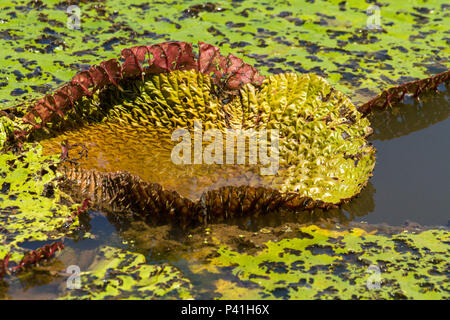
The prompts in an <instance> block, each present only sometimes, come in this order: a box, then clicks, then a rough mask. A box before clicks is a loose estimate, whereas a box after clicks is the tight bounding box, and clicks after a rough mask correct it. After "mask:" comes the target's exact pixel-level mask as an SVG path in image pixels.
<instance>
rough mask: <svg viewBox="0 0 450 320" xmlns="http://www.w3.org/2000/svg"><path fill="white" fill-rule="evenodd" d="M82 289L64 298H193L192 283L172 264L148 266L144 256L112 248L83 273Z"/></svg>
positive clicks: (101, 253) (102, 250)
mask: <svg viewBox="0 0 450 320" xmlns="http://www.w3.org/2000/svg"><path fill="white" fill-rule="evenodd" d="M80 276H81V285H82V286H81V289H76V290H70V291H69V292H68V294H67V295H66V296H64V297H62V298H63V299H168V298H172V299H191V298H192V296H191V293H190V291H191V284H190V282H189V281H188V280H186V279H185V278H183V275H182V273H181V272H180V271H179V270H177V269H176V268H175V267H172V266H170V265H167V264H164V265H149V264H145V257H144V256H143V255H141V254H137V253H132V252H128V251H124V250H120V249H116V248H112V247H103V248H101V249H100V252H99V255H98V256H97V260H96V261H95V262H94V263H93V264H92V265H91V267H89V270H88V271H86V272H82V273H81V275H80Z"/></svg>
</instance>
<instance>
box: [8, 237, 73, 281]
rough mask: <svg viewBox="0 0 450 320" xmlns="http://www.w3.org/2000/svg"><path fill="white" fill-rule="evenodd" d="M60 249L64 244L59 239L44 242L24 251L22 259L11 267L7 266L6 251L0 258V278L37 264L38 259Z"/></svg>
mask: <svg viewBox="0 0 450 320" xmlns="http://www.w3.org/2000/svg"><path fill="white" fill-rule="evenodd" d="M62 249H64V245H63V244H62V242H61V241H58V242H54V243H52V244H46V245H45V246H43V247H41V248H38V249H36V250H32V251H30V252H28V253H26V254H25V256H24V257H23V258H22V260H20V262H19V263H18V264H17V265H15V266H13V267H10V266H9V264H10V260H9V259H10V258H11V254H10V253H8V254H7V255H6V256H5V258H3V260H0V279H1V278H3V277H4V276H5V275H6V274H8V273H10V272H12V273H18V272H20V271H22V270H24V269H25V268H27V267H31V266H34V265H37V264H38V263H39V262H40V261H42V260H44V259H49V258H50V257H52V256H53V254H54V253H55V252H56V251H57V250H62Z"/></svg>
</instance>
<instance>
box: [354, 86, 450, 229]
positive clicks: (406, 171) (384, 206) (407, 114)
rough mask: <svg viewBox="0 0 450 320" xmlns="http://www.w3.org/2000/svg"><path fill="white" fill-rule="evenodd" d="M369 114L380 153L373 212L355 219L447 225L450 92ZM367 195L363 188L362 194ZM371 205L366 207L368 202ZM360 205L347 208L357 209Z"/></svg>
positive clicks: (370, 221)
mask: <svg viewBox="0 0 450 320" xmlns="http://www.w3.org/2000/svg"><path fill="white" fill-rule="evenodd" d="M411 101H412V102H411V103H409V104H401V105H396V106H393V107H392V108H388V109H386V110H384V111H379V112H374V113H373V114H372V115H371V116H370V120H371V123H372V127H373V128H374V134H373V136H372V137H371V138H370V140H371V142H372V143H373V144H374V145H375V147H376V149H377V163H376V166H375V171H374V176H373V177H372V178H371V184H372V189H373V190H372V195H371V197H372V198H373V200H372V201H373V203H372V204H371V205H370V206H369V205H365V203H364V202H359V205H362V206H363V208H364V209H365V210H364V211H369V212H370V214H368V215H367V216H363V217H361V218H357V219H356V221H358V220H359V221H366V222H368V223H387V224H391V225H402V224H404V223H405V222H407V221H413V222H417V223H420V224H422V225H430V226H431V225H437V226H445V225H447V224H448V220H449V217H450V210H449V209H450V202H449V198H448V194H449V191H450V185H449V181H450V168H449V163H450V148H449V147H448V137H449V130H450V119H448V116H449V115H450V90H449V89H448V88H447V89H446V91H444V92H441V93H438V94H430V95H427V96H425V97H424V98H423V99H422V101H414V100H411ZM361 196H364V190H363V192H362V193H361ZM367 204H368V203H367ZM355 205H356V202H351V203H349V205H348V206H347V207H346V208H345V209H346V210H350V211H351V210H353V209H354V207H355Z"/></svg>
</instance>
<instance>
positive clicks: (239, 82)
mask: <svg viewBox="0 0 450 320" xmlns="http://www.w3.org/2000/svg"><path fill="white" fill-rule="evenodd" d="M122 58H123V63H122V64H120V63H119V62H117V60H115V59H112V60H108V61H105V62H102V63H100V65H99V66H93V67H91V68H90V69H89V71H85V72H81V73H79V74H77V75H76V76H75V77H74V78H73V79H72V81H71V82H70V83H68V84H66V85H64V86H62V87H61V88H60V89H58V90H57V91H56V92H55V93H54V94H52V95H47V96H45V97H44V98H42V99H40V100H38V101H37V102H36V103H35V104H34V106H33V107H32V108H31V109H30V110H29V112H27V113H26V114H25V116H24V117H23V118H22V121H23V122H24V123H28V124H29V126H28V128H27V129H26V130H22V131H20V130H15V137H16V139H17V140H19V141H20V140H23V139H24V138H27V137H28V138H29V139H38V138H39V139H44V138H45V137H46V135H47V136H48V134H47V133H48V132H47V133H46V132H45V131H43V130H44V129H47V131H48V130H50V132H52V131H53V132H56V133H58V132H61V131H64V128H66V127H71V126H72V125H73V124H74V123H75V119H76V120H77V121H76V122H77V123H79V122H81V123H84V124H85V126H84V127H83V128H81V129H79V131H72V132H70V133H69V135H68V136H65V135H62V137H63V138H62V139H64V143H74V145H80V146H82V145H83V142H84V141H89V140H90V139H91V138H89V127H90V126H92V125H93V124H96V123H100V124H101V125H103V127H102V126H101V127H100V131H101V130H113V134H112V135H111V136H115V135H117V136H118V137H121V135H122V134H123V137H124V139H127V138H128V137H129V135H127V133H126V131H132V130H138V128H141V130H140V131H139V130H138V133H139V134H138V135H137V138H138V139H137V140H136V141H135V142H134V143H135V144H136V145H138V146H140V145H141V143H140V141H141V140H145V139H142V138H141V135H142V137H145V136H146V135H154V134H155V133H154V132H158V131H162V132H168V133H170V132H171V131H173V130H175V129H179V128H192V126H193V124H194V121H196V120H198V121H201V122H202V124H203V126H204V127H205V128H215V129H218V130H220V131H221V132H224V130H225V129H235V130H236V129H237V130H248V129H255V130H271V129H276V130H278V131H279V134H280V147H279V151H278V153H279V158H280V160H279V165H280V170H279V172H278V173H277V174H276V175H275V176H274V177H270V178H267V177H260V178H259V179H257V180H258V184H257V185H251V184H246V183H242V184H240V185H239V184H238V185H235V184H234V185H231V186H227V185H225V186H222V187H221V188H216V189H213V190H209V191H208V190H206V191H205V192H204V193H203V194H201V195H200V196H199V197H198V198H196V199H189V198H186V197H185V196H180V195H179V193H178V192H176V191H178V190H176V189H175V190H168V189H167V187H166V186H164V183H163V182H159V181H151V180H150V181H148V180H147V181H145V180H143V179H142V178H144V176H140V172H141V171H142V167H139V168H138V169H137V170H135V171H136V172H134V173H129V171H131V170H129V168H126V169H127V170H126V171H125V172H119V173H108V172H99V171H98V170H89V169H92V168H89V167H87V168H83V166H75V167H67V166H65V167H64V168H63V169H61V171H62V172H64V175H65V177H66V178H67V181H66V183H65V186H69V187H68V188H66V189H67V190H69V191H70V190H75V191H74V192H72V194H74V195H76V198H77V199H79V201H81V200H82V199H85V198H90V199H92V200H93V203H95V204H97V206H98V207H100V208H103V209H110V210H114V211H118V210H122V211H124V210H127V209H131V210H132V211H134V212H138V213H147V214H148V213H150V212H153V214H156V213H157V212H161V213H173V216H174V217H175V218H176V219H181V220H189V219H192V218H194V219H198V220H200V221H205V220H206V221H208V220H211V219H212V218H215V217H218V218H220V219H223V218H224V217H226V216H233V215H240V214H245V213H248V212H253V213H259V212H261V211H263V212H264V211H269V210H273V209H275V208H277V207H279V206H288V207H291V208H300V209H304V208H314V207H322V208H329V207H333V206H335V205H336V204H340V203H342V202H345V201H347V200H348V199H350V198H352V197H353V196H355V195H356V194H358V193H359V192H360V190H361V189H362V188H363V187H364V186H365V184H366V183H367V180H368V179H369V177H370V176H371V172H372V170H373V167H374V164H375V158H374V153H375V150H374V148H373V147H371V146H370V145H369V144H368V143H367V142H366V141H365V137H366V136H368V135H369V134H370V133H371V128H370V127H369V122H368V120H367V119H364V118H362V117H361V114H360V113H359V112H358V111H357V110H356V108H355V107H354V106H353V104H352V103H351V102H350V100H349V99H348V98H347V97H345V96H344V95H343V94H342V93H340V92H339V91H337V90H335V89H334V88H332V87H331V86H330V85H329V84H328V83H327V82H326V81H325V80H324V79H322V78H321V77H319V76H315V75H312V74H308V75H303V76H298V75H296V74H292V73H291V74H281V75H276V76H270V77H268V78H264V77H263V76H260V75H259V74H258V72H257V71H256V69H254V68H253V67H251V66H250V65H248V64H245V63H244V62H243V61H242V60H241V59H239V58H237V57H235V56H233V55H231V54H229V55H228V56H227V57H225V56H222V55H221V54H220V53H219V49H218V48H217V47H214V46H211V45H208V44H205V43H200V44H199V53H198V57H196V56H195V55H194V53H193V50H192V46H191V44H189V43H185V42H167V43H161V44H156V45H151V46H140V47H134V48H130V49H124V50H123V51H122ZM75 130H76V128H75ZM86 130H87V133H84V132H85V131H86ZM123 131H124V133H121V132H123ZM77 135H78V136H77ZM68 137H70V140H72V141H69V142H66V141H67V140H69V139H68ZM83 140H84V141H83ZM104 140H106V141H109V139H104ZM167 140H168V139H167ZM167 140H162V139H161V141H160V143H161V144H163V143H164V142H163V141H167ZM42 143H43V144H44V146H45V145H46V144H47V142H46V140H42ZM103 143H104V142H103V141H98V144H100V145H101V144H103ZM121 144H122V143H121V142H120V141H118V143H117V144H116V145H112V146H108V147H109V149H108V150H106V149H105V150H106V151H105V150H104V151H105V152H101V154H103V153H106V154H108V153H109V152H113V153H114V157H117V160H118V161H117V162H118V163H126V160H125V161H122V160H120V159H121V155H120V152H119V154H117V152H116V150H120V148H121ZM144 147H145V146H144ZM66 148H67V147H66ZM122 149H123V148H122ZM148 150H151V151H150V152H154V151H155V149H154V146H152V147H151V148H150V147H148ZM54 151H55V150H54ZM66 151H67V150H66ZM87 151H89V150H87ZM122 152H123V153H124V154H125V155H127V156H128V157H130V158H133V156H130V154H129V153H127V152H126V151H122ZM63 153H64V152H63ZM164 160H165V161H155V163H158V166H155V165H154V164H151V165H150V167H153V168H154V170H156V171H160V170H161V169H160V168H158V167H161V168H164V166H165V164H164V162H166V163H170V162H171V160H170V159H169V157H168V156H166V158H165V159H164ZM93 161H94V162H97V161H100V159H95V158H94V160H93ZM91 162H92V160H91ZM111 171H117V169H116V170H111ZM194 173H197V172H194ZM197 175H198V174H197ZM161 180H164V179H161ZM158 182H159V183H158ZM199 198H200V199H202V200H201V201H200V199H199Z"/></svg>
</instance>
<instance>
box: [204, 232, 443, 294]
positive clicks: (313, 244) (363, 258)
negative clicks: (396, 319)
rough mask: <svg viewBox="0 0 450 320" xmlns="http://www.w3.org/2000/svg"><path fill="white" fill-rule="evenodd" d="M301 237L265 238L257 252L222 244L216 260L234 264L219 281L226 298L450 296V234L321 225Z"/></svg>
mask: <svg viewBox="0 0 450 320" xmlns="http://www.w3.org/2000/svg"><path fill="white" fill-rule="evenodd" d="M299 237H300V238H295V239H284V240H281V241H278V242H271V241H270V242H267V243H266V244H265V245H266V247H267V248H266V249H264V250H262V251H260V252H259V253H257V254H255V255H248V254H245V253H238V252H235V251H232V250H230V249H228V248H227V247H225V246H222V247H221V248H220V249H219V251H218V252H219V256H218V257H216V258H213V259H212V260H211V263H212V264H214V265H218V266H222V267H233V269H232V270H233V271H232V272H233V274H234V275H235V276H236V280H237V281H236V280H235V281H228V282H225V283H224V282H218V283H217V290H216V293H217V294H219V296H220V298H222V299H233V298H236V295H239V297H240V298H243V299H245V298H247V296H246V292H245V291H244V290H243V289H242V288H243V287H245V288H249V290H248V292H247V294H248V295H249V297H252V298H255V297H257V298H269V299H275V298H282V299H317V298H321V299H335V298H338V299H394V298H395V299H448V298H449V297H450V295H449V292H450V286H449V283H448V270H449V262H448V261H449V257H450V254H449V252H450V250H449V249H450V242H449V240H450V233H449V232H448V231H445V230H428V231H424V232H421V233H418V234H413V233H407V232H405V233H401V234H396V235H393V236H392V237H390V236H383V235H374V234H368V233H366V232H364V231H363V230H361V229H353V230H351V231H349V232H348V231H342V232H339V231H330V230H326V229H320V228H318V227H316V226H310V227H304V228H301V229H300V230H299Z"/></svg>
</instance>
